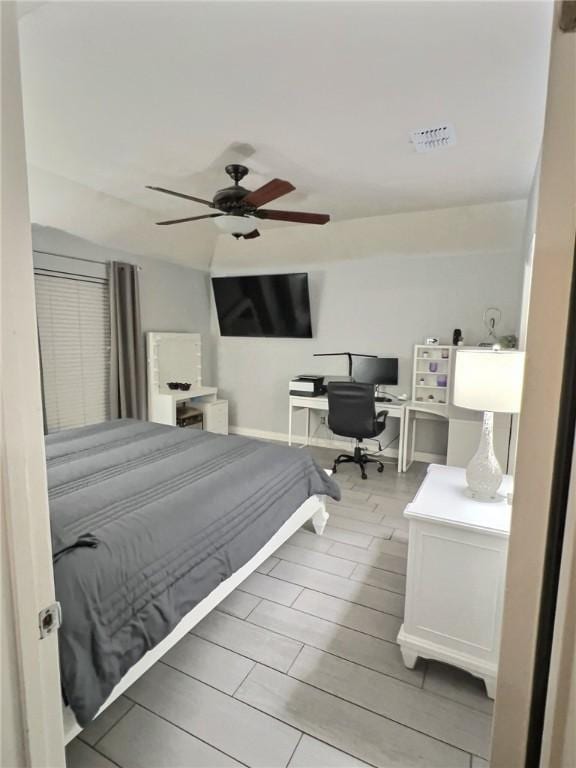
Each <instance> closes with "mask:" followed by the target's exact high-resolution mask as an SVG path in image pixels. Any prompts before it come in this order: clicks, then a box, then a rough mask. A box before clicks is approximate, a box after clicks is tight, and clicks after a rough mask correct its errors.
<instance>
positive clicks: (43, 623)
mask: <svg viewBox="0 0 576 768" xmlns="http://www.w3.org/2000/svg"><path fill="white" fill-rule="evenodd" d="M61 624H62V608H61V606H60V603H58V602H56V603H52V604H51V605H49V606H48V607H47V608H42V610H41V611H40V613H39V614H38V625H39V627H40V640H44V638H45V637H48V635H51V634H52V632H56V631H57V630H58V629H60V625H61Z"/></svg>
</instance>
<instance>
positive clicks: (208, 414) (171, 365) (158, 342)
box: [146, 331, 228, 435]
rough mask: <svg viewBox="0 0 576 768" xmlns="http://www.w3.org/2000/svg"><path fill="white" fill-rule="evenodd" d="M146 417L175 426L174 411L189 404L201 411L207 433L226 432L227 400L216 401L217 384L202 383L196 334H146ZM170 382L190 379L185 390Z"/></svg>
mask: <svg viewBox="0 0 576 768" xmlns="http://www.w3.org/2000/svg"><path fill="white" fill-rule="evenodd" d="M146 351H147V358H148V418H149V419H150V421H155V422H157V423H158V424H168V425H170V426H173V427H175V426H176V411H177V408H178V405H179V404H181V403H189V404H190V405H193V406H194V407H195V408H198V409H200V410H201V411H202V414H203V425H204V429H205V430H206V431H207V432H218V433H219V434H225V435H227V434H228V401H227V400H218V389H217V387H206V386H204V385H203V384H202V340H201V338H200V334H199V333H163V332H155V331H150V332H149V333H147V334H146ZM169 381H179V382H187V383H188V382H189V383H190V389H189V390H188V391H183V390H172V389H169V388H168V382H169Z"/></svg>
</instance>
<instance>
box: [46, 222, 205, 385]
mask: <svg viewBox="0 0 576 768" xmlns="http://www.w3.org/2000/svg"><path fill="white" fill-rule="evenodd" d="M32 243H33V247H34V251H35V254H34V263H35V265H37V266H38V265H40V264H42V265H47V264H48V263H49V256H46V255H45V254H42V253H38V252H40V251H42V252H47V253H49V254H57V255H62V256H73V257H75V258H82V259H88V260H90V261H126V262H129V263H131V264H138V265H139V266H141V267H142V271H141V273H140V294H141V304H142V326H143V330H144V331H182V332H197V333H201V334H202V342H203V345H202V352H203V378H204V381H205V383H206V384H212V382H213V380H214V370H213V355H212V344H211V342H210V293H209V290H210V281H209V277H208V275H207V274H206V272H201V271H200V270H197V269H191V268H189V267H182V266H180V265H178V264H172V263H170V262H167V261H160V260H157V259H151V258H148V257H144V256H135V255H133V254H130V253H125V252H123V251H116V250H112V249H110V248H105V247H103V246H99V245H96V244H94V243H90V242H88V241H87V240H83V239H81V238H79V237H75V236H74V235H69V234H68V233H66V232H62V231H61V230H58V229H53V228H51V227H41V226H38V225H36V224H34V225H32ZM72 263H74V262H72ZM77 264H78V265H79V266H80V267H81V264H82V262H77Z"/></svg>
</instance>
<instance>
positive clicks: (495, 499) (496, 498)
mask: <svg viewBox="0 0 576 768" xmlns="http://www.w3.org/2000/svg"><path fill="white" fill-rule="evenodd" d="M464 493H465V494H466V496H469V497H470V498H471V499H474V500H475V501H483V502H484V503H486V502H488V503H493V504H499V503H500V502H501V501H506V496H504V494H502V493H495V494H494V495H493V496H484V495H483V494H481V493H477V492H476V491H473V490H472V488H466V490H465V491H464Z"/></svg>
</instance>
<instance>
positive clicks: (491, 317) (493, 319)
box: [478, 307, 502, 349]
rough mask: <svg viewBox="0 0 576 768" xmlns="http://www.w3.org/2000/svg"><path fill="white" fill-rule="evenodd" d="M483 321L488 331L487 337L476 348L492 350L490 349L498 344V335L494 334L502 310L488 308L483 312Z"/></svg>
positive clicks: (500, 318)
mask: <svg viewBox="0 0 576 768" xmlns="http://www.w3.org/2000/svg"><path fill="white" fill-rule="evenodd" d="M483 320H484V325H485V326H486V328H487V330H488V336H487V337H486V339H485V340H484V341H481V342H480V344H478V346H479V347H484V348H486V349H492V347H494V346H495V345H498V343H499V339H498V335H497V334H496V328H497V327H498V325H499V324H500V321H501V320H502V310H500V309H498V307H488V309H487V310H485V312H484V317H483Z"/></svg>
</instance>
